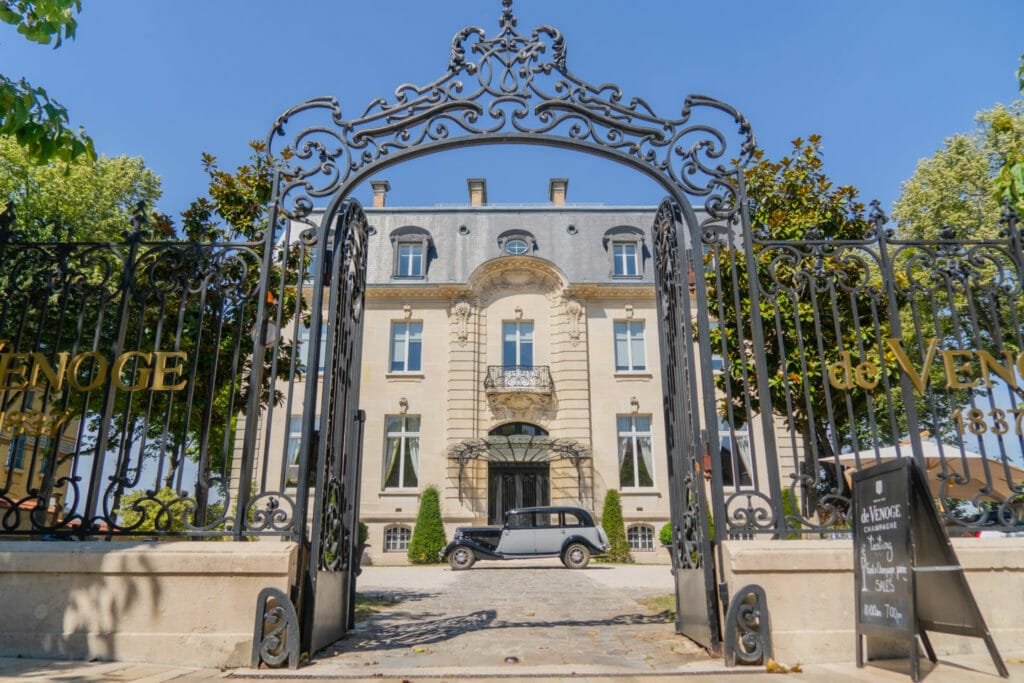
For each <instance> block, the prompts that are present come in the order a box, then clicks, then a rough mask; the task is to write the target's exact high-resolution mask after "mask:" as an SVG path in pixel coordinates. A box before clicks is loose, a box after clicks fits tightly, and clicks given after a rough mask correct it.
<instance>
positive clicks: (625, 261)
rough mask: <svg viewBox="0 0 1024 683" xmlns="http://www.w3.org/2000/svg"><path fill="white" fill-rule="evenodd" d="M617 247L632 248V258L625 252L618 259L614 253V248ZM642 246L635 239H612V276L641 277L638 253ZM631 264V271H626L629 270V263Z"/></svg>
mask: <svg viewBox="0 0 1024 683" xmlns="http://www.w3.org/2000/svg"><path fill="white" fill-rule="evenodd" d="M619 247H622V248H623V249H625V248H626V247H632V248H633V254H632V258H630V257H629V256H627V255H626V254H623V255H622V258H621V259H620V258H619V256H618V255H617V254H616V253H615V250H616V249H617V248H619ZM641 249H642V247H641V246H640V241H639V240H636V239H631V240H612V277H622V278H632V277H642V276H643V273H642V272H640V253H641ZM630 262H632V264H633V272H632V273H630V272H627V271H628V270H629V267H628V266H629V263H630ZM619 266H622V272H620V271H619Z"/></svg>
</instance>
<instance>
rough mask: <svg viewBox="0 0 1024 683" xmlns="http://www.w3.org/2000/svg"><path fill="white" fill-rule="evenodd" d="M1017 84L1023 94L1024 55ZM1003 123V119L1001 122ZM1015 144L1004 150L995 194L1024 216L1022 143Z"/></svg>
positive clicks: (1019, 141) (1018, 141)
mask: <svg viewBox="0 0 1024 683" xmlns="http://www.w3.org/2000/svg"><path fill="white" fill-rule="evenodd" d="M1017 84H1018V85H1019V86H1020V92H1021V94H1024V55H1021V56H1020V67H1019V68H1018V69H1017ZM1001 123H1005V119H1004V120H1003V122H1001ZM1016 143H1017V144H1016V145H1015V146H1014V147H1012V148H1008V149H1007V150H1006V154H1005V158H1004V159H1003V163H1002V165H1001V166H1000V168H999V172H998V173H997V174H996V179H995V188H996V195H997V196H998V197H999V198H1000V199H1006V200H1009V201H1010V202H1011V203H1012V204H1013V206H1014V208H1015V209H1016V210H1017V214H1018V215H1020V216H1024V143H1022V142H1021V140H1020V139H1019V138H1018V139H1017V141H1016Z"/></svg>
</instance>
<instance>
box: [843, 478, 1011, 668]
mask: <svg viewBox="0 0 1024 683" xmlns="http://www.w3.org/2000/svg"><path fill="white" fill-rule="evenodd" d="M853 575H854V581H855V595H856V610H857V615H856V632H857V666H858V667H862V666H864V659H865V651H864V645H865V638H887V639H890V640H901V641H903V642H904V643H905V644H906V646H907V651H908V653H909V655H910V677H911V678H912V679H913V680H914V681H915V682H916V681H919V680H921V665H920V654H919V652H918V649H917V639H918V638H920V639H921V642H922V644H923V645H924V648H925V652H926V653H927V654H928V658H929V659H931V661H933V662H934V661H936V659H935V652H934V650H932V646H931V643H930V642H929V641H928V635H927V631H937V632H942V633H954V634H959V635H966V636H976V637H978V638H984V639H985V645H986V646H987V647H988V650H989V654H991V656H992V661H993V662H994V663H995V665H996V668H997V669H998V670H999V674H1000V675H1001V676H1002V677H1004V678H1007V677H1009V672H1008V671H1007V670H1006V666H1005V665H1004V664H1003V660H1002V658H1001V657H1000V656H999V652H998V650H997V649H996V646H995V642H994V641H993V640H992V636H991V634H990V633H989V632H988V628H987V627H986V626H985V620H984V619H983V618H982V616H981V612H980V611H979V610H978V605H977V603H975V602H974V596H973V595H972V594H971V589H970V587H969V586H968V585H967V578H966V577H965V576H964V572H963V569H962V568H961V567H960V564H959V562H958V561H957V559H956V554H955V553H954V552H953V546H952V544H951V543H950V542H949V536H948V534H947V533H946V528H945V526H944V525H943V524H942V522H941V521H940V520H939V517H938V513H937V511H936V509H935V505H934V504H933V503H932V498H931V494H930V493H929V491H928V484H927V481H926V480H925V478H924V475H922V474H921V472H920V470H919V469H918V468H917V466H916V465H915V464H914V461H913V460H912V459H910V458H901V459H899V460H895V461H893V462H888V463H884V464H881V465H876V466H875V467H870V468H868V469H865V470H861V471H859V472H856V473H855V474H854V475H853Z"/></svg>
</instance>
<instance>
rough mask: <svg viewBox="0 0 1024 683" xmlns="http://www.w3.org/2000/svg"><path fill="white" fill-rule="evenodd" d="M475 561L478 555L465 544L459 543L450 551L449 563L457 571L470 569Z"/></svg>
mask: <svg viewBox="0 0 1024 683" xmlns="http://www.w3.org/2000/svg"><path fill="white" fill-rule="evenodd" d="M474 562H476V555H474V554H473V551H472V550H470V549H469V548H467V547H466V546H464V545H457V546H455V547H454V548H453V549H452V551H451V552H450V553H448V564H450V565H451V566H452V569H454V570H456V571H459V570H462V569H469V568H470V567H472V566H473V563H474Z"/></svg>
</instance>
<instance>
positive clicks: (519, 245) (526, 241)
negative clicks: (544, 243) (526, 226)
mask: <svg viewBox="0 0 1024 683" xmlns="http://www.w3.org/2000/svg"><path fill="white" fill-rule="evenodd" d="M498 249H500V250H501V253H502V254H507V255H509V256H531V255H533V252H535V251H537V239H536V238H535V237H534V236H533V235H531V234H530V233H528V232H526V231H525V230H506V231H505V232H503V233H501V234H500V235H498Z"/></svg>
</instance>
